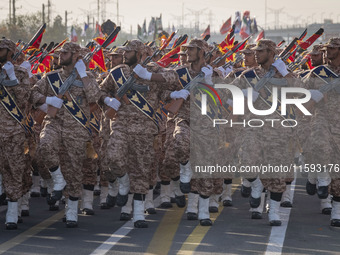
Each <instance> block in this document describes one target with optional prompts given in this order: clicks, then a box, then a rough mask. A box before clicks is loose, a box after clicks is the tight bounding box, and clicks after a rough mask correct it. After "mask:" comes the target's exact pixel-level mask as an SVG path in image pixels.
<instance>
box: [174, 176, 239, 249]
mask: <svg viewBox="0 0 340 255" xmlns="http://www.w3.org/2000/svg"><path fill="white" fill-rule="evenodd" d="M240 182H241V180H240V178H237V179H233V189H232V194H234V192H235V190H236V189H237V187H238V186H239V185H240ZM222 210H223V206H221V205H220V206H219V208H218V213H214V214H211V215H212V216H214V217H211V218H210V219H211V220H212V221H213V222H215V220H216V219H217V217H218V216H219V215H220V214H221V212H222ZM210 228H211V227H206V226H205V227H202V226H200V225H198V226H197V227H196V228H195V229H194V230H193V231H192V232H191V234H190V235H189V236H188V238H187V239H186V240H185V242H184V243H183V244H182V247H181V249H180V250H179V251H178V253H177V254H178V255H191V254H194V252H195V250H196V248H197V247H198V245H199V244H200V243H201V242H202V240H203V238H204V237H205V235H206V234H207V233H208V231H209V230H210Z"/></svg>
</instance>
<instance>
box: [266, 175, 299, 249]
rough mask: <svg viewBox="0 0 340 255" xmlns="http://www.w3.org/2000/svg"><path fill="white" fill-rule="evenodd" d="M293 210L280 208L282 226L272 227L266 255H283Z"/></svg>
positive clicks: (293, 185)
mask: <svg viewBox="0 0 340 255" xmlns="http://www.w3.org/2000/svg"><path fill="white" fill-rule="evenodd" d="M295 183H296V176H295V179H294V181H293V182H292V185H291V191H290V192H291V198H292V201H293V198H294V190H295ZM291 209H292V208H284V207H280V218H281V221H282V225H281V226H278V227H277V226H276V227H272V229H271V232H270V237H269V241H268V245H267V250H266V252H265V255H281V253H282V247H283V242H284V241H285V236H286V231H287V226H288V221H289V216H290V211H291Z"/></svg>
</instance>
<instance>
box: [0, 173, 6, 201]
mask: <svg viewBox="0 0 340 255" xmlns="http://www.w3.org/2000/svg"><path fill="white" fill-rule="evenodd" d="M5 200H6V193H5V191H4V190H3V188H2V174H0V205H2V204H4V202H5Z"/></svg>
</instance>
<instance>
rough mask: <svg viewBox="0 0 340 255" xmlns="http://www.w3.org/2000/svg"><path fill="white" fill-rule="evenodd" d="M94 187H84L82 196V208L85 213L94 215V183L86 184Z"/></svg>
mask: <svg viewBox="0 0 340 255" xmlns="http://www.w3.org/2000/svg"><path fill="white" fill-rule="evenodd" d="M84 186H92V187H83V192H82V198H81V208H82V210H81V211H82V213H83V214H84V215H94V210H93V193H94V192H93V190H92V189H93V188H94V187H93V185H84Z"/></svg>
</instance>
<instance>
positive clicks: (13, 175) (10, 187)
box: [0, 133, 27, 201]
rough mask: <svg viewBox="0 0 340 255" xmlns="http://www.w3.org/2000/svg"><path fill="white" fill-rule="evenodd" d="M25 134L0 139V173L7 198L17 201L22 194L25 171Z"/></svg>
mask: <svg viewBox="0 0 340 255" xmlns="http://www.w3.org/2000/svg"><path fill="white" fill-rule="evenodd" d="M25 139H26V138H25V134H24V133H20V134H16V135H14V136H11V137H0V173H1V174H2V182H3V187H4V190H5V192H6V194H7V197H8V198H9V199H10V200H11V201H17V200H18V199H19V198H20V197H22V195H23V194H24V193H23V175H24V172H25V170H26V169H27V168H26V167H27V162H26V159H25V154H24V142H25Z"/></svg>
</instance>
